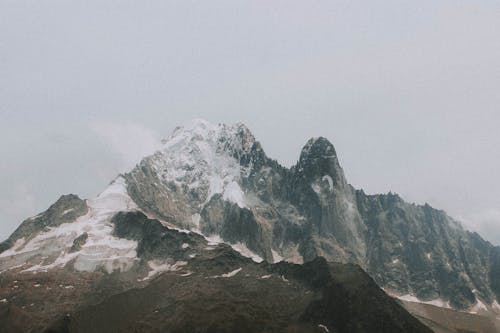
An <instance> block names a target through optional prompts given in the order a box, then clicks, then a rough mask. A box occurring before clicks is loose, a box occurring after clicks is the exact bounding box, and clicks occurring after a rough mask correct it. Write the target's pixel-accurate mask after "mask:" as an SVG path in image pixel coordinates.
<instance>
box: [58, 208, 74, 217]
mask: <svg viewBox="0 0 500 333" xmlns="http://www.w3.org/2000/svg"><path fill="white" fill-rule="evenodd" d="M74 210H75V209H74V208H70V209H66V210H65V211H64V212H62V214H61V216H64V215H66V214H68V213H70V212H72V211H74Z"/></svg>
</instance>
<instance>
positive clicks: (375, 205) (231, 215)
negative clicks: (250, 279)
mask: <svg viewBox="0 0 500 333" xmlns="http://www.w3.org/2000/svg"><path fill="white" fill-rule="evenodd" d="M124 177H125V178H126V180H127V184H128V192H129V194H130V195H131V197H132V198H133V200H134V202H136V203H137V204H138V206H139V207H140V208H141V209H142V210H143V211H145V212H147V213H148V214H151V216H154V217H156V218H159V219H161V220H164V221H166V222H167V223H169V224H171V225H174V226H177V227H179V228H185V229H189V230H198V231H200V232H201V233H203V234H205V235H209V236H210V235H212V236H217V237H220V238H221V239H222V240H224V241H225V242H227V243H230V244H234V245H235V246H237V247H240V248H241V247H242V248H244V249H245V251H247V250H249V251H251V252H252V253H253V254H254V257H260V258H262V259H264V260H267V261H270V262H277V261H280V260H285V261H290V262H295V263H302V262H307V261H310V260H313V259H314V258H316V257H318V256H321V257H324V258H326V259H327V260H329V261H341V262H352V263H356V264H359V265H360V266H361V267H363V268H364V269H366V270H367V272H368V273H369V274H371V276H373V277H374V279H375V281H376V282H377V283H378V284H379V285H380V286H382V287H384V288H386V289H387V290H388V291H390V292H393V293H395V294H399V295H412V296H414V297H416V298H418V299H420V300H422V301H439V302H441V303H442V304H443V305H445V306H450V307H452V308H458V309H467V308H470V307H472V306H474V305H475V304H480V305H481V304H483V303H484V304H485V306H486V305H491V306H495V307H497V308H499V309H500V307H498V304H497V303H496V301H495V300H496V299H497V298H498V297H499V296H500V274H499V273H500V266H499V264H500V262H499V256H500V249H499V248H498V247H494V246H492V245H491V244H490V243H488V242H487V241H485V240H483V239H482V238H481V237H480V236H479V235H477V234H476V233H470V232H468V231H466V230H464V229H463V228H462V227H461V225H460V224H459V223H457V222H456V221H454V220H453V219H452V218H450V217H449V216H447V215H446V214H445V213H444V212H443V211H439V210H436V209H434V208H432V207H430V206H429V205H424V206H420V205H414V204H410V203H406V202H404V201H403V200H402V199H401V198H400V197H399V196H397V195H395V194H391V193H389V194H385V195H367V194H365V193H364V192H363V191H362V190H356V189H354V188H353V187H352V186H351V185H349V184H348V182H347V180H346V179H345V177H344V173H343V170H342V168H341V166H340V164H339V161H338V158H337V154H336V151H335V148H334V147H333V145H332V144H331V143H330V142H329V141H328V140H327V139H325V138H321V137H320V138H315V139H311V140H309V141H308V142H307V143H306V145H305V146H304V148H303V149H302V152H301V154H300V158H299V160H298V162H297V164H296V165H295V166H293V167H292V168H290V169H287V168H284V167H282V166H281V165H279V164H278V163H277V162H276V161H275V160H272V159H270V158H268V157H267V156H266V154H265V153H264V151H263V150H262V147H261V145H260V144H259V142H258V141H256V140H255V138H254V137H253V135H252V134H251V133H250V131H249V130H248V129H247V128H246V127H245V126H244V125H242V124H237V125H234V126H226V125H219V126H213V125H210V124H208V123H205V122H197V123H195V124H194V125H193V126H191V127H187V128H179V129H177V130H176V131H174V133H173V134H172V136H171V137H170V139H169V140H167V141H166V142H165V145H164V148H163V150H161V151H158V152H157V153H155V154H154V155H153V156H150V157H147V158H145V159H143V160H142V161H141V162H140V164H139V165H138V166H137V167H136V168H135V169H134V170H132V171H131V172H130V173H128V174H126V175H125V176H124ZM479 302H480V303H479Z"/></svg>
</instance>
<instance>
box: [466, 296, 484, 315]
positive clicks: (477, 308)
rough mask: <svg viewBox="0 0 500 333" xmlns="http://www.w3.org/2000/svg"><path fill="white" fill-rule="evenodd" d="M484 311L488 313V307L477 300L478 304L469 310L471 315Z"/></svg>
mask: <svg viewBox="0 0 500 333" xmlns="http://www.w3.org/2000/svg"><path fill="white" fill-rule="evenodd" d="M482 311H488V307H487V306H486V305H485V304H484V303H483V302H481V300H479V299H477V302H476V304H474V306H473V307H472V308H471V309H470V310H469V312H470V313H479V312H482Z"/></svg>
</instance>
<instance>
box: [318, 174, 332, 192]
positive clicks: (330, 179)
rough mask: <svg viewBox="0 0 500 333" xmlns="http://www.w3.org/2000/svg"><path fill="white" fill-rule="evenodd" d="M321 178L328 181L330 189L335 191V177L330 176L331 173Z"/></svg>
mask: <svg viewBox="0 0 500 333" xmlns="http://www.w3.org/2000/svg"><path fill="white" fill-rule="evenodd" d="M321 180H322V181H327V182H328V188H329V189H330V191H333V179H332V177H330V176H329V175H325V176H323V178H321Z"/></svg>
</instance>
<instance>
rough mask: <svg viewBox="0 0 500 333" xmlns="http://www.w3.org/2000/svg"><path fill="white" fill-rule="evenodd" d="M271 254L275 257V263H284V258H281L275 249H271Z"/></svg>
mask: <svg viewBox="0 0 500 333" xmlns="http://www.w3.org/2000/svg"><path fill="white" fill-rule="evenodd" d="M271 254H272V255H273V263H277V262H280V261H283V257H282V256H280V254H279V253H278V252H276V251H274V250H273V249H271Z"/></svg>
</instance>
